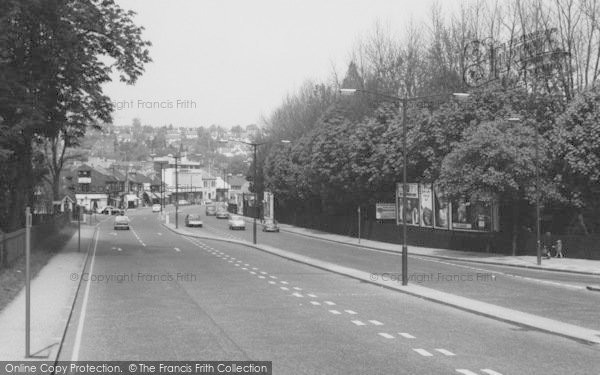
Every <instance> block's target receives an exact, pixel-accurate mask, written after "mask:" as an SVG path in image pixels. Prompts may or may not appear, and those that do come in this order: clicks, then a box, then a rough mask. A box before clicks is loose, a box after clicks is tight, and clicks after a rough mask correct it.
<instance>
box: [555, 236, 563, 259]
mask: <svg viewBox="0 0 600 375" xmlns="http://www.w3.org/2000/svg"><path fill="white" fill-rule="evenodd" d="M556 257H557V258H564V257H565V255H564V254H563V245H562V241H561V240H556Z"/></svg>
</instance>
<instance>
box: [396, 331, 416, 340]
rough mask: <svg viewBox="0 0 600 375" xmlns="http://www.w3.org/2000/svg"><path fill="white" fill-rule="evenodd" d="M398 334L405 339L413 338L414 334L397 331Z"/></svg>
mask: <svg viewBox="0 0 600 375" xmlns="http://www.w3.org/2000/svg"><path fill="white" fill-rule="evenodd" d="M398 334H399V335H400V336H402V337H404V338H406V339H414V338H415V336H413V335H411V334H410V333H406V332H398Z"/></svg>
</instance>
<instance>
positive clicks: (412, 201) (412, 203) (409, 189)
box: [396, 183, 419, 225]
mask: <svg viewBox="0 0 600 375" xmlns="http://www.w3.org/2000/svg"><path fill="white" fill-rule="evenodd" d="M403 203H404V202H403V196H402V183H398V184H396V215H397V216H396V223H397V224H402V219H404V222H405V223H406V224H407V225H419V184H416V183H410V184H406V209H404V207H403V205H404V204H403Z"/></svg>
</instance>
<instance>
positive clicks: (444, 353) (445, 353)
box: [436, 349, 456, 356]
mask: <svg viewBox="0 0 600 375" xmlns="http://www.w3.org/2000/svg"><path fill="white" fill-rule="evenodd" d="M436 350H437V351H438V352H440V353H442V354H443V355H447V356H453V355H456V354H454V353H452V352H451V351H449V350H446V349H436Z"/></svg>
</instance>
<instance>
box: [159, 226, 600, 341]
mask: <svg viewBox="0 0 600 375" xmlns="http://www.w3.org/2000/svg"><path fill="white" fill-rule="evenodd" d="M246 219H247V221H250V220H251V219H248V218H246ZM163 225H164V226H165V227H167V228H168V229H170V230H171V231H173V232H176V233H179V234H182V235H186V236H190V237H197V238H205V239H216V240H220V241H225V242H230V243H237V244H240V245H244V246H248V247H252V248H255V249H258V250H261V251H265V252H268V253H271V254H274V255H278V256H281V257H283V258H286V259H290V260H294V261H296V262H299V263H303V264H307V265H310V266H313V267H317V268H320V269H324V270H327V271H330V272H334V273H337V274H340V275H344V276H348V277H352V278H354V279H358V280H361V281H364V282H367V283H371V284H375V285H379V286H383V287H385V288H388V289H393V290H396V291H399V292H402V293H406V294H410V295H414V296H417V297H419V298H423V299H427V300H429V301H433V302H436V303H441V304H444V305H448V306H452V307H455V308H458V309H461V310H464V311H468V312H472V313H475V314H478V315H482V316H487V317H490V318H493V319H496V320H500V321H505V322H508V323H513V324H516V325H519V326H524V327H530V328H534V329H537V330H540V331H544V332H548V333H552V334H555V335H559V336H563V337H567V338H570V339H574V340H577V341H581V342H585V343H588V344H600V331H597V330H593V329H589V328H585V327H580V326H577V325H573V324H569V323H564V322H561V321H558V320H554V319H549V318H546V317H543V316H538V315H534V314H530V313H525V312H522V311H517V310H513V309H509V308H505V307H502V306H498V305H495V304H491V303H486V302H481V301H478V300H475V299H472V298H466V297H461V296H457V295H453V294H450V293H446V292H441V291H438V290H434V289H431V288H427V287H423V286H421V285H417V284H409V285H405V286H403V285H400V284H399V283H398V282H396V281H393V280H388V281H383V280H381V279H378V280H376V281H373V280H372V279H371V278H370V274H369V273H368V272H364V271H361V270H357V269H353V268H349V267H344V266H340V265H338V264H335V263H329V262H325V261H321V260H318V259H314V258H310V257H307V256H304V255H301V254H297V253H293V252H289V251H285V250H282V249H278V248H274V247H272V246H267V245H262V244H258V245H253V244H251V243H250V242H247V241H238V240H233V239H227V238H223V237H216V236H214V235H210V234H203V233H202V232H198V231H194V232H191V231H187V230H186V229H185V228H180V229H175V226H174V224H173V223H164V224H163ZM279 226H280V229H281V231H284V232H285V231H287V232H291V233H295V234H299V235H305V236H310V237H314V238H319V239H323V240H328V241H335V242H339V243H344V244H348V245H355V246H361V247H366V248H371V249H377V250H382V251H392V252H401V248H400V246H399V245H397V244H389V243H383V242H378V241H369V240H361V241H360V244H359V243H358V239H356V238H350V237H345V236H340V235H334V234H329V233H324V232H319V231H315V230H311V229H305V228H299V227H293V226H290V225H285V224H280V225H279ZM408 251H409V254H412V255H419V256H430V257H438V258H444V259H452V260H461V261H472V262H481V263H488V264H498V265H507V266H515V267H530V268H540V269H544V270H552V271H562V272H575V273H581V274H588V275H600V262H599V261H592V260H583V259H568V258H561V259H555V258H553V259H551V260H545V262H544V261H543V262H542V265H541V266H537V263H536V257H534V256H523V257H509V256H504V255H497V254H477V253H471V252H461V251H453V250H444V249H431V248H423V247H415V246H409V248H408ZM551 262H554V263H551ZM599 280H600V279H599Z"/></svg>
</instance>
